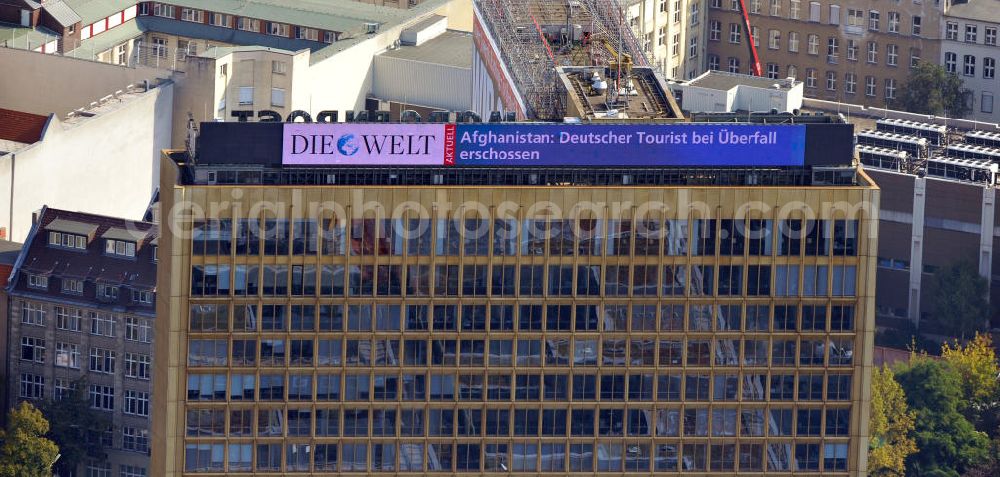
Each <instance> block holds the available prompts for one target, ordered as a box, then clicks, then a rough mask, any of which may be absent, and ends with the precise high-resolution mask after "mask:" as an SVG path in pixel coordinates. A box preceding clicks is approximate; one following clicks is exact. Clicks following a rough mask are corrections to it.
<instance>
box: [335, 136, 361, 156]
mask: <svg viewBox="0 0 1000 477" xmlns="http://www.w3.org/2000/svg"><path fill="white" fill-rule="evenodd" d="M337 150H338V151H340V153H341V154H343V155H345V156H353V155H354V154H356V153H357V152H358V141H357V139H356V138H355V137H354V135H353V134H344V135H343V136H340V139H338V140H337Z"/></svg>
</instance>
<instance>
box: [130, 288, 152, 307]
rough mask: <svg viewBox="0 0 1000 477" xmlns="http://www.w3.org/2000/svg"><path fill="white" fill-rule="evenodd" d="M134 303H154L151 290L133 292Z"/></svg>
mask: <svg viewBox="0 0 1000 477" xmlns="http://www.w3.org/2000/svg"><path fill="white" fill-rule="evenodd" d="M132 301H133V302H135V303H146V304H152V303H153V292H151V291H149V290H132Z"/></svg>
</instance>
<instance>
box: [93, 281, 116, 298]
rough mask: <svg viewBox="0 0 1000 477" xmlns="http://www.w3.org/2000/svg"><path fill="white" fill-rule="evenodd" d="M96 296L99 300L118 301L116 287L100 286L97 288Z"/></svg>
mask: <svg viewBox="0 0 1000 477" xmlns="http://www.w3.org/2000/svg"><path fill="white" fill-rule="evenodd" d="M97 295H98V296H99V297H100V298H107V299H111V300H117V299H118V287H117V286H116V285H101V286H99V287H97Z"/></svg>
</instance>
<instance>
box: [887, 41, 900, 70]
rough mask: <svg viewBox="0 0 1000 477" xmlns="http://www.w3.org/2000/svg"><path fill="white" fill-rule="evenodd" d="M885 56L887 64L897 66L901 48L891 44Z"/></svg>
mask: <svg viewBox="0 0 1000 477" xmlns="http://www.w3.org/2000/svg"><path fill="white" fill-rule="evenodd" d="M885 55H886V58H885V64H887V65H889V66H896V65H897V64H898V63H899V46H898V45H891V44H890V45H887V46H886V49H885Z"/></svg>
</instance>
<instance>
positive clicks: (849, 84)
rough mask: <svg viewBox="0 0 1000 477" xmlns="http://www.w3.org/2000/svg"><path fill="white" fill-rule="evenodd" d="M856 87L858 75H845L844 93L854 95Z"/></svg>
mask: <svg viewBox="0 0 1000 477" xmlns="http://www.w3.org/2000/svg"><path fill="white" fill-rule="evenodd" d="M857 87H858V75H856V74H854V73H847V74H845V75H844V92H845V93H847V94H854V93H855V92H856V90H857Z"/></svg>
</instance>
